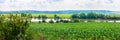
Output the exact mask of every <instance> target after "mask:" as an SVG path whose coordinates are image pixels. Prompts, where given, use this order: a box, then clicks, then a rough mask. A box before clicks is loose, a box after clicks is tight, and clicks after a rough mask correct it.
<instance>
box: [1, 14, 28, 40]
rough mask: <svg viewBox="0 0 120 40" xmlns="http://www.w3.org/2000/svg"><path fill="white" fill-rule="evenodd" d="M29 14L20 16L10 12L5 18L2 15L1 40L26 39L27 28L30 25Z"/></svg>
mask: <svg viewBox="0 0 120 40" xmlns="http://www.w3.org/2000/svg"><path fill="white" fill-rule="evenodd" d="M29 23H30V18H29V16H24V17H20V16H18V15H17V14H16V15H12V14H10V15H9V17H7V18H5V17H4V16H0V40H25V39H27V38H26V36H27V35H26V29H27V28H28V27H29Z"/></svg>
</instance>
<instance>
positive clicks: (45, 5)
mask: <svg viewBox="0 0 120 40" xmlns="http://www.w3.org/2000/svg"><path fill="white" fill-rule="evenodd" d="M0 10H1V11H11V10H42V11H44V10H50V11H51V10H113V11H120V0H0Z"/></svg>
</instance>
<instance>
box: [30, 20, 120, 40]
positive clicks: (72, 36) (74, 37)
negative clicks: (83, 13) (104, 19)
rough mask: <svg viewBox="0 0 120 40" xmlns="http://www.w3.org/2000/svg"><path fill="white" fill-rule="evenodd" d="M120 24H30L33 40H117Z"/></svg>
mask: <svg viewBox="0 0 120 40" xmlns="http://www.w3.org/2000/svg"><path fill="white" fill-rule="evenodd" d="M119 30H120V23H97V22H88V23H83V22H80V23H54V24H50V23H42V24H39V23H31V25H30V27H29V28H28V31H29V32H30V33H32V34H31V35H32V36H34V38H33V39H34V40H37V39H40V40H42V39H45V40H119V39H120V31H119Z"/></svg>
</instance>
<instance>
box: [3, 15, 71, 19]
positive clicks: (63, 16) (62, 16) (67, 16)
mask: <svg viewBox="0 0 120 40" xmlns="http://www.w3.org/2000/svg"><path fill="white" fill-rule="evenodd" d="M2 15H5V16H6V17H7V16H9V15H10V14H2ZM13 15H16V14H13ZM18 15H20V14H18ZM39 15H46V16H47V17H51V18H53V17H54V15H55V14H32V16H33V17H37V16H39ZM71 15H72V14H57V16H59V17H61V18H70V17H71Z"/></svg>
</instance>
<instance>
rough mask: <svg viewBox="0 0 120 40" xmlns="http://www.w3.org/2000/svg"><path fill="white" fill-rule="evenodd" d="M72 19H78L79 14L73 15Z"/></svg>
mask: <svg viewBox="0 0 120 40" xmlns="http://www.w3.org/2000/svg"><path fill="white" fill-rule="evenodd" d="M71 18H72V19H78V18H79V16H78V14H73V15H72V16H71Z"/></svg>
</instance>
